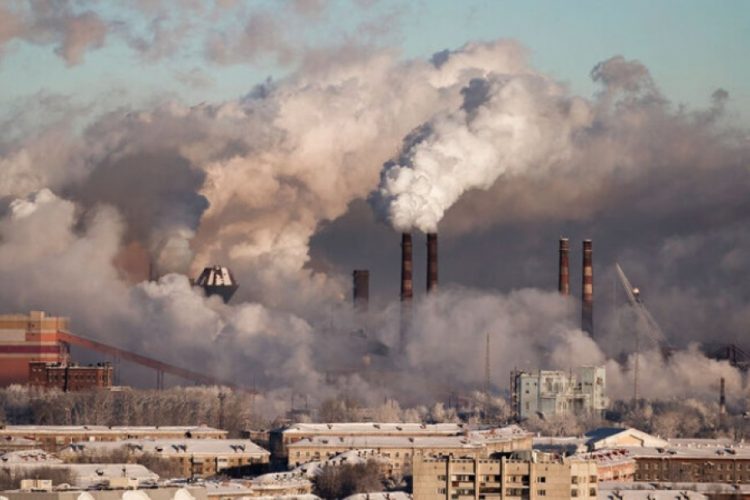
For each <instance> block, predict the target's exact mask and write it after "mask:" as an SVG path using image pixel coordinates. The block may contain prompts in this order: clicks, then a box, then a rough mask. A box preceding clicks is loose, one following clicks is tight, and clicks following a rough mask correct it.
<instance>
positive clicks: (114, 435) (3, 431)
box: [0, 425, 227, 452]
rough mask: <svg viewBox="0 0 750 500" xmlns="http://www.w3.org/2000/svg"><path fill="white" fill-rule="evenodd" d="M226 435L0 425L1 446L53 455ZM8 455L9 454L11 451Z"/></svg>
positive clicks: (207, 430)
mask: <svg viewBox="0 0 750 500" xmlns="http://www.w3.org/2000/svg"><path fill="white" fill-rule="evenodd" d="M226 437H227V431H224V430H220V429H214V428H213V427H206V426H204V425H201V426H163V427H159V426H156V427H152V426H137V427H136V426H133V427H131V426H106V425H3V426H0V447H2V444H3V443H6V442H13V441H15V440H21V441H23V442H24V444H25V446H24V447H21V446H18V447H15V449H28V448H32V447H33V448H41V449H43V450H45V451H49V452H55V451H58V450H60V449H62V448H64V447H65V446H67V445H69V444H71V443H75V442H79V441H89V442H95V441H124V440H127V439H225V438H226ZM8 451H11V450H10V449H9V450H8Z"/></svg>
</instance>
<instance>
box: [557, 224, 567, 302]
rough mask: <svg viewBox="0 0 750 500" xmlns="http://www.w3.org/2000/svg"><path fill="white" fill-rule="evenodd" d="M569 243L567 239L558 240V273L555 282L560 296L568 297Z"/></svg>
mask: <svg viewBox="0 0 750 500" xmlns="http://www.w3.org/2000/svg"><path fill="white" fill-rule="evenodd" d="M569 253H570V243H569V242H568V238H560V271H559V275H558V280H557V290H558V291H559V292H560V295H570V264H569V262H568V254H569Z"/></svg>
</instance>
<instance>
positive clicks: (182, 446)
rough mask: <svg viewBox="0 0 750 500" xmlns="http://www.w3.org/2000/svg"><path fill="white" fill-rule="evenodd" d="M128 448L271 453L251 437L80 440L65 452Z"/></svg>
mask: <svg viewBox="0 0 750 500" xmlns="http://www.w3.org/2000/svg"><path fill="white" fill-rule="evenodd" d="M122 447H125V448H128V449H130V450H133V451H138V452H143V453H154V454H160V455H181V454H185V455H201V454H203V455H222V454H228V455H251V456H263V455H270V453H269V452H268V451H266V450H264V449H263V448H261V447H260V446H258V445H257V444H255V443H253V442H252V441H250V440H249V439H125V440H122V441H79V442H77V443H72V444H70V445H69V446H67V447H66V448H64V449H63V451H62V452H61V453H84V452H94V453H95V452H98V451H109V450H117V449H119V448H122Z"/></svg>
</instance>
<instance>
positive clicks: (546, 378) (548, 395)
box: [511, 366, 609, 419]
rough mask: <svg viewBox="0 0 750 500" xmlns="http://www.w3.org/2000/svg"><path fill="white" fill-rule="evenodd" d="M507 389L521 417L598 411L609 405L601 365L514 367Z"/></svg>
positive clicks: (600, 411)
mask: <svg viewBox="0 0 750 500" xmlns="http://www.w3.org/2000/svg"><path fill="white" fill-rule="evenodd" d="M511 382H512V387H511V393H512V396H513V406H514V411H515V412H516V415H517V416H518V417H519V418H521V419H525V418H529V417H532V416H539V417H541V418H547V417H551V416H555V415H571V414H572V415H585V414H589V413H602V412H603V411H604V410H605V409H606V408H607V406H608V405H609V399H608V398H607V396H606V395H605V394H606V373H605V369H604V367H603V366H583V367H580V368H577V369H575V370H571V371H570V372H565V371H562V370H560V371H552V370H539V371H536V372H532V373H528V372H524V371H514V372H513V373H512V376H511Z"/></svg>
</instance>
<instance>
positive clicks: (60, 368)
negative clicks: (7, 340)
mask: <svg viewBox="0 0 750 500" xmlns="http://www.w3.org/2000/svg"><path fill="white" fill-rule="evenodd" d="M112 380H113V370H112V365H110V364H109V363H106V364H100V365H97V366H77V365H70V364H58V363H44V362H31V363H29V384H30V385H33V386H36V387H43V388H45V389H60V390H64V391H83V390H89V389H106V388H109V387H112Z"/></svg>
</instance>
